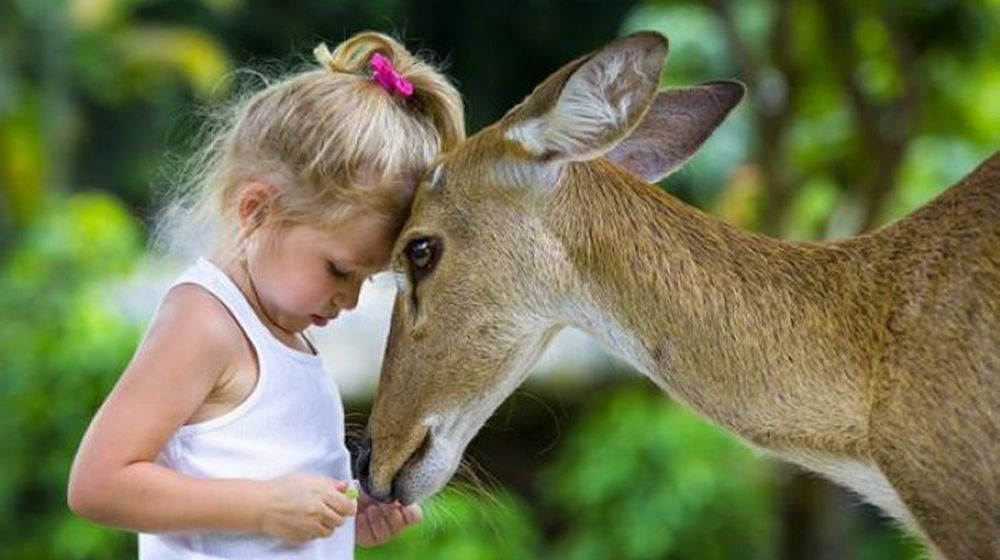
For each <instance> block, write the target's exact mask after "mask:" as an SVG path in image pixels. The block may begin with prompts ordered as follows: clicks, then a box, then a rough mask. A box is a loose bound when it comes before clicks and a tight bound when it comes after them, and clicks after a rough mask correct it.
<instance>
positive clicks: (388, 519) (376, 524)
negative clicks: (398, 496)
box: [354, 492, 424, 547]
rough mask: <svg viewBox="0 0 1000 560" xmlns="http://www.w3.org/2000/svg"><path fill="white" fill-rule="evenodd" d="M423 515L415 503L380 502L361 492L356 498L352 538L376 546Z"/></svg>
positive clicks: (363, 543)
mask: <svg viewBox="0 0 1000 560" xmlns="http://www.w3.org/2000/svg"><path fill="white" fill-rule="evenodd" d="M423 517H424V513H423V510H421V509H420V506H419V505H417V504H413V505H410V506H404V505H402V504H400V503H399V502H393V503H391V504H382V503H379V502H376V501H374V500H372V499H371V498H369V497H368V496H367V495H366V494H365V493H364V492H361V495H360V497H359V498H358V517H357V519H356V520H355V522H354V538H355V541H356V542H357V544H358V545H360V546H364V547H371V546H378V545H380V544H384V543H385V542H386V541H388V540H389V539H391V538H392V537H394V536H396V535H398V534H399V533H400V531H402V530H403V529H405V528H407V527H408V526H410V525H413V524H415V523H419V522H420V520H421V519H423Z"/></svg>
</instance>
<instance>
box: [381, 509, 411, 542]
mask: <svg viewBox="0 0 1000 560" xmlns="http://www.w3.org/2000/svg"><path fill="white" fill-rule="evenodd" d="M382 515H383V516H385V520H386V522H387V523H388V524H389V530H390V531H391V533H390V534H392V535H395V534H396V533H398V532H400V531H402V530H403V529H405V528H406V520H405V519H404V518H403V506H401V505H399V504H387V505H383V506H382Z"/></svg>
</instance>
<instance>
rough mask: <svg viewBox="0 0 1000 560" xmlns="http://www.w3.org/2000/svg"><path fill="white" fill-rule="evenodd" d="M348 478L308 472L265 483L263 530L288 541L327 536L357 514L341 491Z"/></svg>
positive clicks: (353, 506)
mask: <svg viewBox="0 0 1000 560" xmlns="http://www.w3.org/2000/svg"><path fill="white" fill-rule="evenodd" d="M348 486H349V482H348V481H343V480H332V479H329V478H326V477H322V476H316V475H310V474H302V473H296V474H290V475H287V476H283V477H280V478H276V479H274V480H270V481H268V482H267V483H266V488H267V490H266V503H265V506H264V513H263V515H262V516H261V521H260V530H261V532H262V533H265V534H268V535H271V536H272V537H277V538H279V539H282V540H285V541H290V542H304V541H307V540H311V539H316V538H320V537H328V536H330V535H331V534H332V533H333V531H334V530H335V529H336V528H337V527H340V526H341V525H343V524H344V518H346V517H350V516H352V515H354V514H355V513H357V504H356V503H355V501H354V500H353V499H351V498H349V497H348V496H346V495H345V494H344V492H346V491H347V488H348Z"/></svg>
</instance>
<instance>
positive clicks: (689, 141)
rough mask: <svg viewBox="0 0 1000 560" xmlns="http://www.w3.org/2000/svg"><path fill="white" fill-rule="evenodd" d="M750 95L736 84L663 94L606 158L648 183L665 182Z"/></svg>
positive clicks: (740, 85)
mask: <svg viewBox="0 0 1000 560" xmlns="http://www.w3.org/2000/svg"><path fill="white" fill-rule="evenodd" d="M744 93H746V88H745V87H744V86H743V84H741V83H739V82H730V81H720V82H709V83H706V84H702V85H699V86H693V87H686V88H677V89H670V90H666V91H661V92H660V93H659V94H657V96H656V100H655V101H654V102H653V105H652V107H650V109H649V111H648V112H646V115H645V116H644V117H643V119H642V122H641V123H639V126H637V127H636V128H635V130H633V131H632V133H631V134H629V135H628V136H627V137H626V138H625V139H623V140H622V141H621V142H619V143H618V144H617V145H616V146H615V147H614V148H612V149H611V150H610V151H609V152H608V153H607V154H606V156H607V157H608V159H611V160H613V161H615V162H616V163H618V164H619V165H621V166H622V167H624V168H626V169H628V170H630V171H632V172H633V173H635V174H636V175H639V176H640V177H643V178H644V179H646V180H647V181H650V182H656V181H659V180H660V179H663V178H664V177H666V176H667V175H670V174H671V173H673V172H674V171H675V170H677V168H679V167H680V166H681V165H683V164H684V163H685V162H686V161H687V160H688V159H689V158H690V157H691V156H692V155H694V153H695V152H696V151H697V150H698V148H699V147H701V145H702V144H703V143H704V142H705V140H707V139H708V137H709V136H711V135H712V132H714V131H715V129H716V128H718V126H719V125H720V124H722V121H723V120H725V118H726V116H727V115H729V112H730V111H732V110H733V108H734V107H736V106H737V105H739V103H740V101H741V100H742V99H743V95H744Z"/></svg>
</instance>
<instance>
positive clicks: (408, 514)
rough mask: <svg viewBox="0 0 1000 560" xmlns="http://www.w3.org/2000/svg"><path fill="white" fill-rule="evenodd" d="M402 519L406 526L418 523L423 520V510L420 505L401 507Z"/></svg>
mask: <svg viewBox="0 0 1000 560" xmlns="http://www.w3.org/2000/svg"><path fill="white" fill-rule="evenodd" d="M403 519H405V520H406V524H407V525H413V524H414V523H420V522H421V521H422V520H423V519H424V510H423V508H421V507H420V504H412V505H409V506H403Z"/></svg>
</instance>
